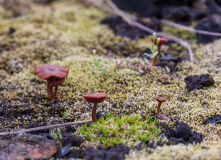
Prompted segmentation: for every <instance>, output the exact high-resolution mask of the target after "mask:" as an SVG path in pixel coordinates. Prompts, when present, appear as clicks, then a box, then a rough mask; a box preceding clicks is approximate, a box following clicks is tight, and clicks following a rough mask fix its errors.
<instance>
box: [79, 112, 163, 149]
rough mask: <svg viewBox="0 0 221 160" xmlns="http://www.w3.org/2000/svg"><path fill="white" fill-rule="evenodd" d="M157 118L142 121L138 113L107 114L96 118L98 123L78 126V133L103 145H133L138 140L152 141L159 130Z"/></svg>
mask: <svg viewBox="0 0 221 160" xmlns="http://www.w3.org/2000/svg"><path fill="white" fill-rule="evenodd" d="M157 123H158V120H157V119H155V120H153V119H152V117H147V120H145V121H143V120H142V119H141V117H140V115H130V116H122V117H119V116H116V117H112V116H111V115H107V118H106V119H104V118H103V117H102V118H100V119H99V120H98V123H92V124H90V126H89V127H88V126H87V124H85V125H83V126H82V127H80V128H79V133H80V134H81V135H83V136H86V138H87V139H89V140H91V141H94V140H97V141H99V142H100V143H102V144H104V145H105V146H114V145H116V144H120V145H123V144H125V143H126V144H127V145H129V146H130V145H132V146H134V145H135V144H136V143H137V142H138V141H147V140H148V141H149V140H150V141H154V139H155V138H156V137H158V136H159V133H160V130H159V129H158V128H157V127H156V124H157Z"/></svg>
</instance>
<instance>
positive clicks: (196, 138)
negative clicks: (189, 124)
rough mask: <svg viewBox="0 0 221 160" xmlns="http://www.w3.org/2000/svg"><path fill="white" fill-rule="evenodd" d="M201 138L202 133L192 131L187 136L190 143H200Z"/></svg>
mask: <svg viewBox="0 0 221 160" xmlns="http://www.w3.org/2000/svg"><path fill="white" fill-rule="evenodd" d="M202 140H203V135H202V134H201V133H197V132H195V131H194V132H193V133H192V135H191V136H190V138H189V142H191V143H200V142H202Z"/></svg>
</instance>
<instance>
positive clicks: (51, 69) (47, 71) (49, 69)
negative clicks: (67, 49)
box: [34, 64, 69, 100]
mask: <svg viewBox="0 0 221 160" xmlns="http://www.w3.org/2000/svg"><path fill="white" fill-rule="evenodd" d="M34 70H35V73H37V75H38V76H39V77H40V78H42V79H46V80H47V93H48V99H50V100H53V99H54V98H57V99H60V97H59V96H58V95H57V90H58V86H60V85H62V84H63V83H64V81H65V77H66V76H67V75H68V72H69V71H68V70H67V69H66V68H64V67H61V66H59V65H51V64H44V65H41V66H37V67H35V69H34ZM53 87H55V90H54V92H53Z"/></svg>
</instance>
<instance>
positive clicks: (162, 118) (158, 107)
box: [156, 96, 170, 121]
mask: <svg viewBox="0 0 221 160" xmlns="http://www.w3.org/2000/svg"><path fill="white" fill-rule="evenodd" d="M156 100H157V101H158V102H159V103H158V106H157V117H158V118H159V119H161V120H166V121H168V120H170V119H169V118H168V117H166V116H165V115H163V114H161V113H160V106H161V103H163V102H165V101H166V98H165V97H159V96H156Z"/></svg>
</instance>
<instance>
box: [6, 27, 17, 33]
mask: <svg viewBox="0 0 221 160" xmlns="http://www.w3.org/2000/svg"><path fill="white" fill-rule="evenodd" d="M8 32H9V34H13V33H15V32H16V29H15V28H12V27H10V28H9V31H8Z"/></svg>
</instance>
